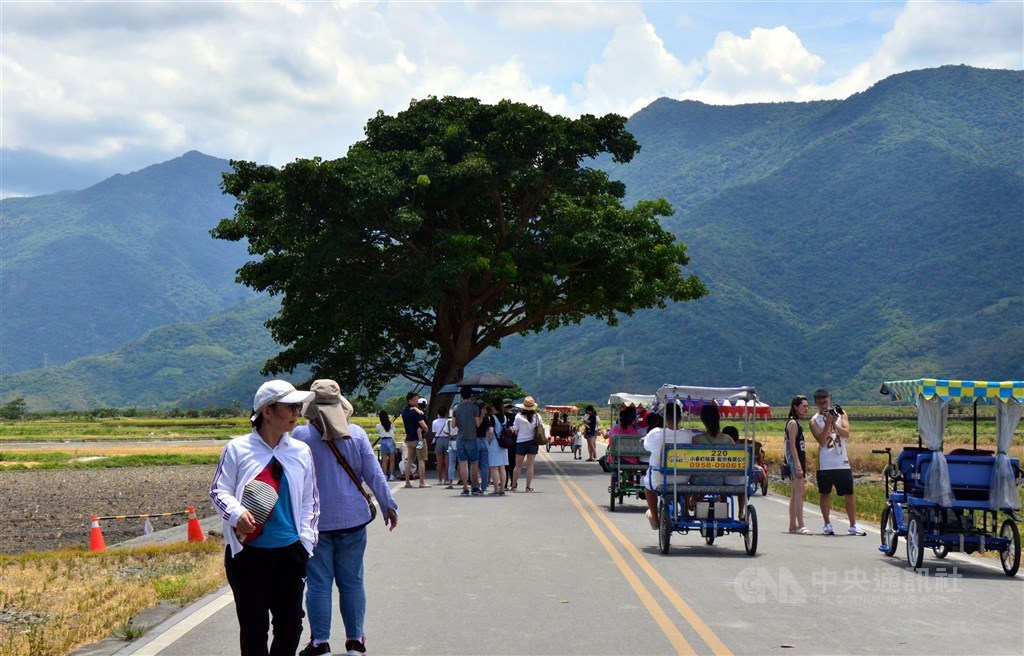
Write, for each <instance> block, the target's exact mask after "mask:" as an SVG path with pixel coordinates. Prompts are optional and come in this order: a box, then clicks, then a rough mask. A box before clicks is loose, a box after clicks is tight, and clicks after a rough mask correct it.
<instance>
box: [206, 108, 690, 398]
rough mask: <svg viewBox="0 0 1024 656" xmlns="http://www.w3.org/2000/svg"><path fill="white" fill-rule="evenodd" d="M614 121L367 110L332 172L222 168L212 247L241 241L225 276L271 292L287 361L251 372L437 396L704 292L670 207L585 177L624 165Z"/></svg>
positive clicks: (274, 323) (603, 177)
mask: <svg viewBox="0 0 1024 656" xmlns="http://www.w3.org/2000/svg"><path fill="white" fill-rule="evenodd" d="M625 122H626V119H625V118H624V117H622V116H618V115H615V114H608V115H605V116H601V117H596V116H592V115H584V116H581V117H580V118H578V119H575V120H574V119H568V118H565V117H562V116H553V115H550V114H548V113H546V112H545V111H544V110H543V109H541V108H540V107H537V106H530V105H525V104H521V103H514V102H510V101H502V102H499V103H497V104H493V105H491V104H485V103H482V102H480V101H479V100H476V99H473V98H457V97H445V98H440V99H439V98H434V97H430V98H427V99H425V100H421V101H413V102H412V103H411V104H410V106H409V108H408V109H407V110H405V111H403V112H400V113H399V114H398V115H396V116H388V115H386V114H384V113H383V112H378V113H377V115H376V116H375V117H374V118H372V119H370V121H369V122H368V123H367V125H366V129H365V133H366V138H365V139H363V140H362V141H359V142H357V143H356V144H354V145H353V146H352V147H351V148H350V149H349V151H348V153H347V155H346V156H345V157H343V158H341V159H336V160H330V161H326V160H322V159H320V158H314V159H299V160H296V161H294V162H292V163H290V164H287V165H285V166H284V167H282V168H280V169H278V168H276V167H271V166H263V165H256V164H254V163H252V162H242V161H234V162H232V167H233V169H234V170H233V172H231V173H227V174H225V176H224V184H223V189H224V191H225V192H226V193H228V194H231V195H233V196H235V197H236V198H237V199H238V202H237V204H236V208H235V215H234V217H233V218H230V219H224V220H222V221H221V222H220V224H219V225H218V226H217V228H215V229H214V230H213V231H212V234H213V236H214V237H217V238H220V239H227V240H240V239H242V238H247V239H248V241H249V251H250V253H251V254H252V255H256V256H259V257H260V259H258V260H255V261H250V262H247V263H246V264H245V265H243V266H242V268H241V269H239V271H238V276H239V280H240V281H241V282H242V283H244V284H245V285H247V286H249V287H251V288H253V289H255V290H257V291H265V292H269V293H271V294H280V295H282V301H281V311H280V313H279V314H278V316H276V317H275V318H273V319H271V320H270V321H269V322H268V324H267V325H268V326H269V327H270V329H271V332H272V334H273V336H274V338H275V339H276V340H277V341H278V342H279V343H280V344H281V345H283V346H284V349H283V350H282V351H281V352H280V353H279V354H278V355H277V356H276V357H274V358H272V359H270V360H269V361H268V362H267V364H266V368H265V371H266V372H268V373H277V372H282V371H291V370H292V369H293V368H295V367H296V366H298V365H300V364H307V365H309V366H310V367H311V369H312V371H313V373H314V375H315V376H318V377H319V376H328V377H331V378H334V379H335V380H337V381H338V383H339V384H341V386H342V387H343V388H346V389H354V388H356V387H357V386H359V385H364V386H365V387H366V388H367V391H368V392H369V393H371V394H374V393H376V391H377V390H379V389H380V388H381V387H382V386H383V385H384V384H385V383H386V382H387V381H389V380H391V379H392V378H394V377H395V376H399V375H401V376H405V377H407V378H408V379H410V380H413V381H416V382H418V383H421V384H423V385H426V386H430V387H431V388H432V390H436V389H438V388H439V387H440V386H442V385H444V384H447V383H450V382H455V381H458V380H459V379H460V378H461V377H462V376H463V374H464V372H465V370H466V367H467V365H468V364H469V363H471V362H472V361H473V360H474V358H476V357H477V356H478V355H480V353H482V352H483V351H484V350H485V349H487V348H489V347H497V346H500V342H501V340H502V338H504V337H507V336H509V335H512V334H516V333H527V332H530V331H534V332H540V331H543V330H550V329H554V328H557V327H559V326H563V325H569V324H573V323H578V322H580V321H581V320H582V319H583V318H585V317H588V316H594V317H598V318H601V319H603V320H605V321H606V322H607V323H608V324H609V325H615V324H616V323H617V318H616V316H617V314H622V313H624V314H632V313H633V312H635V311H636V310H638V309H642V308H649V307H665V304H666V302H668V301H685V300H690V299H695V298H699V297H701V296H703V295H704V294H705V293H706V290H705V288H704V285H703V284H702V283H701V281H700V280H698V279H697V278H696V277H695V276H689V277H684V276H683V273H682V270H681V266H683V265H685V264H687V263H688V258H687V255H686V246H685V245H684V244H682V243H678V242H676V240H675V237H674V235H673V234H672V233H670V232H668V231H666V230H664V229H662V227H661V224H660V221H659V217H666V216H670V215H671V214H672V212H673V210H672V207H671V206H670V205H669V203H668V202H667V201H665V200H664V199H657V200H643V201H640V202H637V203H636V204H635V205H634V206H633V207H630V208H627V207H625V206H624V205H623V202H622V199H623V197H624V195H625V186H624V185H623V184H622V183H620V182H616V181H613V180H611V179H610V178H609V177H608V175H607V174H606V173H604V172H602V171H599V170H596V169H594V168H591V167H589V166H587V165H586V164H588V163H590V162H591V161H592V160H593V158H596V157H599V156H603V155H610V156H611V158H612V159H613V160H614V161H616V162H628V161H629V160H630V159H631V158H632V157H633V155H634V154H635V153H636V152H637V151H638V150H639V146H638V144H637V143H636V141H635V140H634V138H633V136H632V135H631V134H630V133H629V132H628V131H627V130H626V129H625Z"/></svg>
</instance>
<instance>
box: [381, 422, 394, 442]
mask: <svg viewBox="0 0 1024 656" xmlns="http://www.w3.org/2000/svg"><path fill="white" fill-rule="evenodd" d="M377 435H378V436H380V438H381V439H384V438H385V437H390V438H391V439H395V425H394V424H391V430H384V425H383V424H380V423H378V424H377Z"/></svg>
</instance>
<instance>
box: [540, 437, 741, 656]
mask: <svg viewBox="0 0 1024 656" xmlns="http://www.w3.org/2000/svg"><path fill="white" fill-rule="evenodd" d="M547 459H548V461H549V462H550V463H551V467H552V469H554V471H555V479H556V480H557V481H558V484H559V485H561V486H562V489H563V490H565V494H566V496H568V497H569V500H570V501H572V503H573V505H574V506H576V509H577V510H578V511H579V513H580V515H581V516H582V517H583V521H585V522H586V523H587V526H589V527H590V530H591V531H593V532H594V535H595V536H596V537H597V540H598V542H600V543H601V545H602V546H603V547H604V548H605V550H606V551H607V552H608V555H609V556H611V559H612V562H614V563H615V566H616V567H618V568H619V571H621V572H622V575H623V576H624V577H625V579H626V581H627V582H628V583H629V585H630V586H631V587H632V588H633V592H635V593H636V596H637V597H639V598H640V601H641V603H643V605H644V607H645V608H647V612H649V613H650V614H651V617H653V618H654V621H655V622H657V624H658V626H659V627H661V630H662V632H664V634H665V637H666V638H668V641H669V642H670V643H671V644H672V647H673V649H675V653H677V654H696V653H697V652H696V651H694V649H693V647H691V646H690V643H689V642H687V641H686V638H685V637H684V636H683V634H682V632H681V631H680V630H679V628H678V627H677V626H676V625H675V623H674V622H673V621H672V619H671V618H670V617H669V616H668V614H667V613H666V612H665V610H664V609H662V607H661V606H660V605H659V604H658V602H657V600H656V599H655V598H654V595H653V594H651V591H650V590H649V589H648V588H647V587H646V586H645V585H644V583H643V581H642V580H641V579H640V577H639V576H638V575H637V574H636V572H635V571H634V570H633V568H632V567H630V565H629V562H628V561H627V560H626V558H625V557H624V556H623V555H622V554H621V553H620V551H619V548H618V547H616V545H615V544H614V543H613V542H612V539H611V538H614V539H615V540H616V541H617V542H618V543H619V545H620V546H621V549H622V551H624V552H625V553H626V554H627V555H628V556H629V557H630V558H632V560H633V562H634V563H635V564H636V566H638V567H639V568H640V569H641V570H642V571H643V572H644V573H645V574H647V576H648V578H650V579H651V582H653V583H654V585H655V586H656V587H657V588H658V590H660V591H661V593H662V594H663V595H664V596H665V598H666V599H667V600H668V601H669V603H670V604H672V606H673V607H674V608H675V609H676V611H678V612H679V614H680V615H681V616H682V618H683V619H684V620H686V621H687V623H689V625H690V626H691V627H693V629H694V631H696V633H697V635H699V636H700V638H701V639H702V640H703V641H704V643H705V644H706V645H707V646H708V647H709V648H710V649H711V651H712V652H713V653H715V654H721V655H723V656H732V652H731V651H729V648H728V647H726V646H725V643H724V642H722V641H721V639H719V637H718V636H717V635H715V632H714V631H712V630H711V628H710V627H709V626H708V625H707V624H705V623H704V620H702V619H701V618H700V616H699V615H697V613H696V612H694V610H693V609H692V608H690V606H689V605H688V604H687V603H686V602H685V601H683V598H682V597H680V596H679V594H678V593H677V592H676V591H675V590H674V589H673V588H672V586H671V585H669V583H668V581H666V580H665V579H664V577H662V576H661V574H658V572H657V570H655V569H654V567H653V566H652V565H651V564H650V563H649V562H648V561H647V559H646V558H645V557H644V555H643V554H642V553H640V550H639V549H637V548H636V546H634V545H633V543H631V542H630V541H629V540H628V539H627V538H626V536H625V535H623V534H622V532H621V531H620V530H619V529H618V528H617V527H616V526H615V524H613V523H612V522H611V520H610V519H608V517H607V516H606V515H605V513H604V511H603V510H601V508H599V507H598V506H597V504H596V503H594V501H593V500H592V499H591V498H590V497H589V496H587V493H586V492H584V491H583V489H582V488H581V487H580V486H579V485H577V484H576V483H575V482H574V481H572V480H570V479H569V478H568V477H567V476H566V475H565V472H564V470H563V469H562V467H561V466H560V465H558V464H557V463H556V462H555V461H554V460H553V459H552V458H551V457H550V456H547ZM600 524H603V525H604V530H602V527H601V525H600ZM606 532H607V534H606ZM609 535H610V536H611V538H609Z"/></svg>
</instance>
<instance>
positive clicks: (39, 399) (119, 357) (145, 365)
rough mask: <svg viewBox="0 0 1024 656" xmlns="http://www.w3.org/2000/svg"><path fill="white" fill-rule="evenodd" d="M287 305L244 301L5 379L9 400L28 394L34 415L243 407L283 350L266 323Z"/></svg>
mask: <svg viewBox="0 0 1024 656" xmlns="http://www.w3.org/2000/svg"><path fill="white" fill-rule="evenodd" d="M279 307H280V303H279V302H278V301H277V300H276V299H271V298H269V297H266V296H258V297H253V298H250V299H248V300H245V301H242V302H241V303H239V304H238V305H236V306H234V307H232V308H230V309H229V310H227V311H225V312H221V313H218V314H217V315H215V316H214V317H211V318H210V319H206V320H204V321H200V322H195V323H180V324H171V325H167V326H161V327H160V328H155V329H153V330H151V331H149V332H148V333H146V334H145V335H144V336H143V337H142V338H141V339H138V340H133V341H131V342H128V343H127V344H124V345H123V346H121V347H120V348H118V349H116V350H114V351H113V352H111V353H108V354H105V355H89V356H85V357H82V358H78V359H76V360H73V361H71V362H68V363H67V364H63V365H59V366H52V367H47V368H45V369H37V370H33V371H21V372H18V373H15V374H9V375H7V376H4V379H3V388H4V398H5V399H9V398H17V397H23V398H24V399H25V402H26V404H27V406H28V408H29V409H31V410H33V411H37V412H38V411H50V410H84V409H88V408H130V407H138V408H156V407H161V406H168V405H174V404H177V405H180V406H182V407H205V406H208V405H211V404H212V405H214V406H218V407H226V406H230V405H231V404H232V403H233V402H235V401H237V402H239V403H241V404H242V406H243V407H245V406H246V405H247V401H249V400H250V399H251V398H252V394H253V392H254V391H255V390H256V388H257V387H259V385H260V383H262V382H263V381H264V380H265V378H264V377H263V376H262V375H260V373H259V370H260V368H261V366H262V363H263V362H265V361H266V359H267V358H269V357H270V356H272V355H274V354H275V353H276V352H277V344H276V343H275V342H274V340H273V339H271V337H270V333H269V331H268V330H267V329H266V328H265V327H264V325H263V324H264V323H265V322H266V321H267V320H268V319H269V318H270V317H272V316H274V314H276V313H277V310H278V308H279Z"/></svg>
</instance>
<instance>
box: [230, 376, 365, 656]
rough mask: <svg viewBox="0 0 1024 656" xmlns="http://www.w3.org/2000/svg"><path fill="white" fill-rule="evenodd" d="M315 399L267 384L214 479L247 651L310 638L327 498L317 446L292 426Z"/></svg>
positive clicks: (248, 654) (281, 655)
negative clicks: (311, 572) (309, 586)
mask: <svg viewBox="0 0 1024 656" xmlns="http://www.w3.org/2000/svg"><path fill="white" fill-rule="evenodd" d="M311 398H313V393H312V392H300V391H297V390H296V389H295V387H293V386H292V384H291V383H288V382H285V381H283V380H271V381H268V382H266V383H263V384H262V385H260V388H259V389H258V390H257V391H256V396H255V398H254V399H253V404H252V408H253V410H252V417H250V421H251V422H252V427H253V429H252V433H250V434H249V435H245V436H243V437H236V438H235V439H233V440H231V441H230V442H228V444H227V446H225V447H224V451H223V452H222V453H221V456H220V462H219V463H218V465H217V472H216V473H215V474H214V477H213V482H212V483H211V485H210V499H211V500H212V501H213V506H214V508H215V509H216V510H217V512H218V513H220V515H221V517H222V518H223V520H224V521H223V533H224V541H225V542H227V546H226V548H225V552H224V570H225V572H226V574H227V579H228V584H229V585H230V586H231V592H232V593H233V594H234V598H235V612H236V614H237V615H238V625H239V647H240V653H241V654H242V656H294V654H295V650H296V649H297V648H298V646H299V640H300V639H301V638H302V617H303V611H302V590H303V587H304V586H305V581H306V565H307V561H308V560H309V556H310V554H312V553H313V547H314V545H316V539H317V519H318V517H319V513H320V507H319V506H320V504H319V499H318V497H317V488H316V483H315V480H314V476H313V458H312V455H311V454H310V452H309V447H307V446H306V445H305V444H303V443H302V442H301V441H299V440H296V439H294V438H293V437H292V436H291V435H290V431H291V430H292V429H293V428H295V422H296V419H297V418H298V416H299V410H300V409H301V408H302V404H303V403H305V402H306V401H309V400H310V399H311ZM374 462H375V463H376V460H375V461H374ZM268 614H269V615H270V616H273V627H274V630H273V639H272V641H271V644H270V648H269V649H268V648H267V634H268V632H269V630H270V618H269V616H268Z"/></svg>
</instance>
